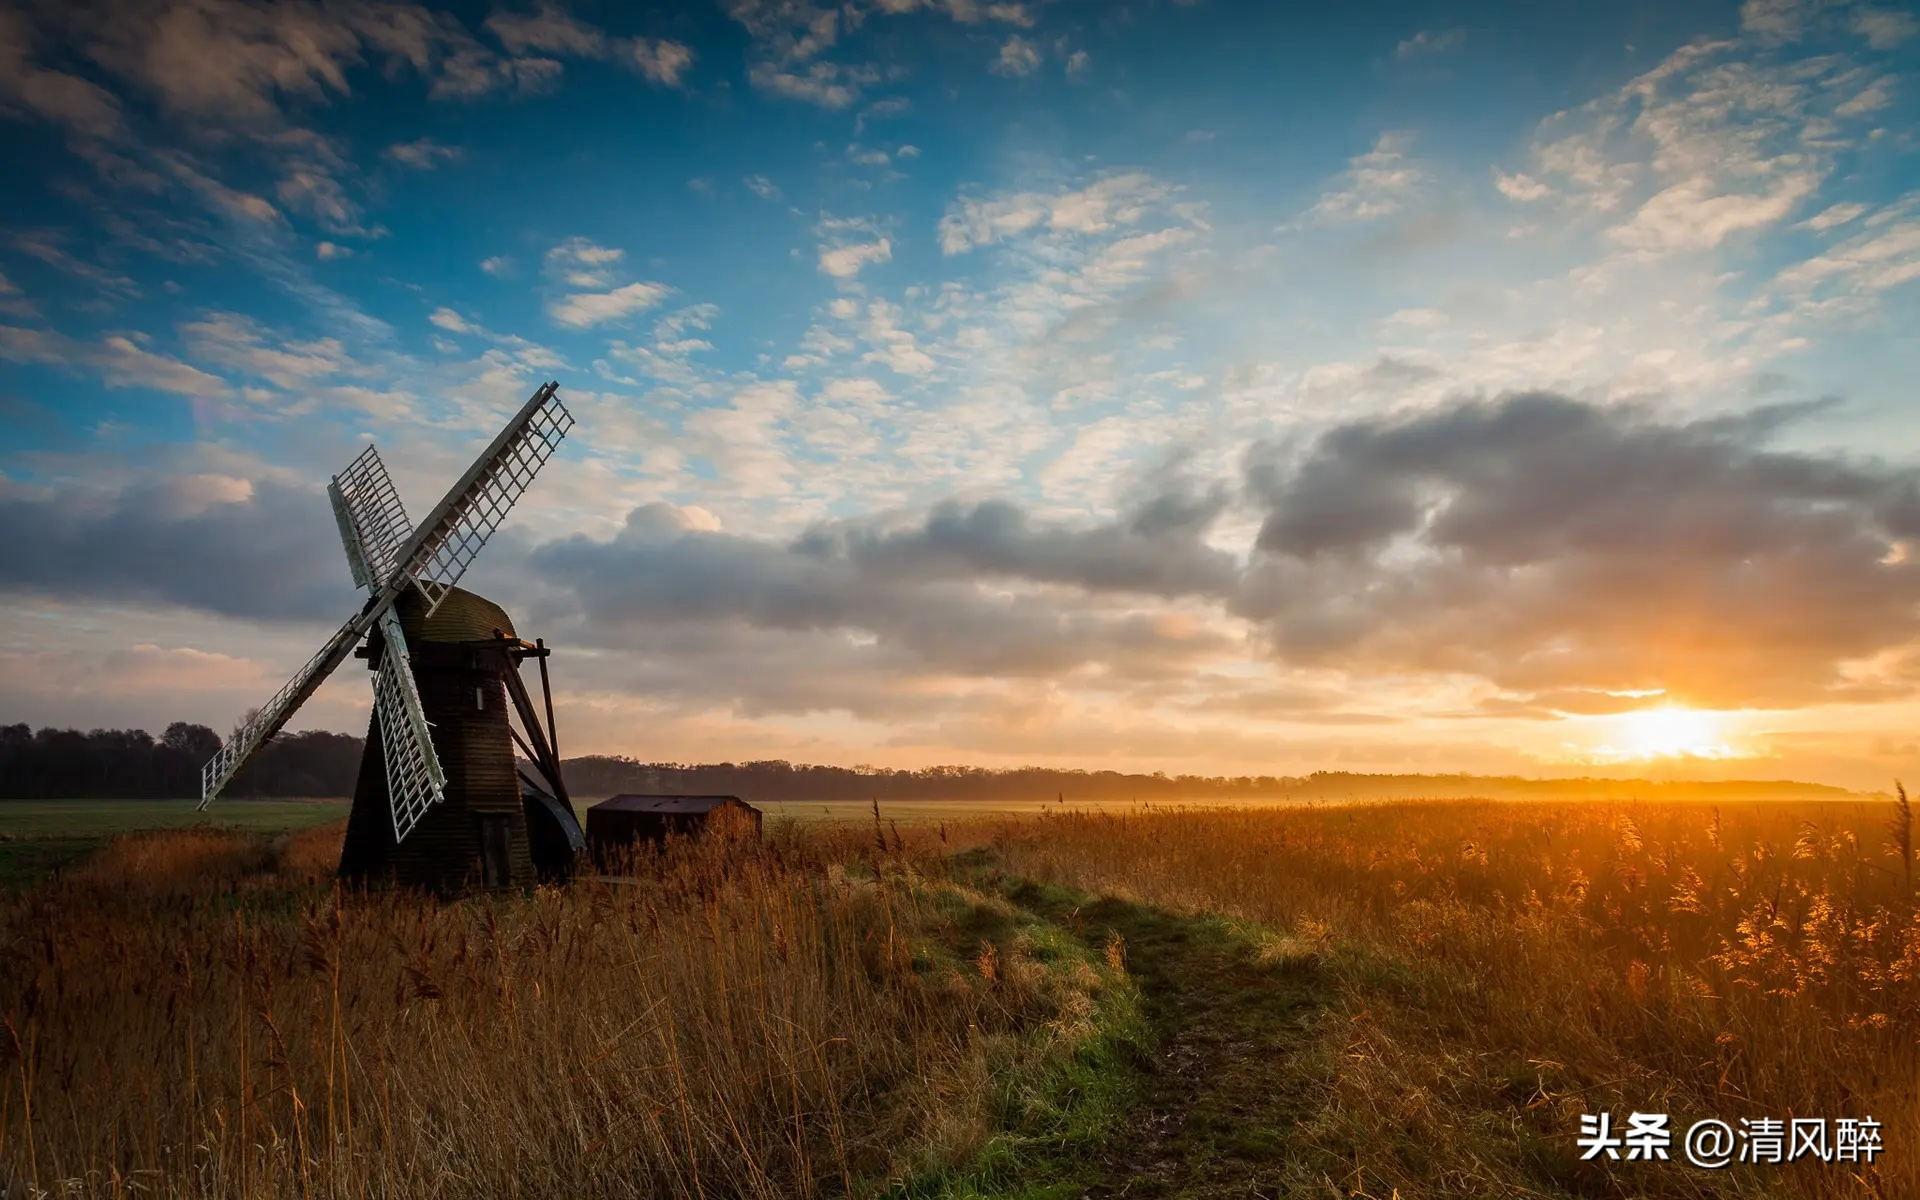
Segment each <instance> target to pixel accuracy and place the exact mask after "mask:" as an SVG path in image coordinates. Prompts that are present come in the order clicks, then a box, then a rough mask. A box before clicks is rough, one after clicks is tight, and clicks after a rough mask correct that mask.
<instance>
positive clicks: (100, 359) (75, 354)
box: [0, 325, 232, 400]
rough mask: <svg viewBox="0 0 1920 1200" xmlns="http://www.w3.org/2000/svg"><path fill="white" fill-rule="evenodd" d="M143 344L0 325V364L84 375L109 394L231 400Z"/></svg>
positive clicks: (208, 378) (211, 378)
mask: <svg viewBox="0 0 1920 1200" xmlns="http://www.w3.org/2000/svg"><path fill="white" fill-rule="evenodd" d="M144 340H145V339H144V338H143V337H142V336H141V335H138V334H131V335H130V334H110V335H108V336H106V337H104V338H102V339H100V340H99V341H97V342H83V341H79V340H77V339H74V338H70V337H67V336H66V335H65V334H60V333H54V332H51V331H48V330H42V329H27V328H23V327H20V326H15V325H0V359H6V360H7V361H9V362H17V363H37V364H40V365H45V366H66V367H81V368H85V369H89V370H92V371H93V372H94V373H96V374H97V375H99V376H100V379H101V381H102V382H104V383H105V384H106V385H107V386H108V387H113V388H149V389H152V390H154V391H161V392H171V393H173V394H175V395H179V396H191V397H194V398H197V399H203V400H210V399H218V398H221V397H224V396H227V395H229V394H231V392H232V388H230V387H229V386H228V384H227V381H226V380H224V379H221V378H220V377H219V376H217V375H210V374H208V373H207V372H205V371H202V370H201V369H199V368H198V367H195V366H191V365H189V364H187V363H184V362H181V361H180V360H179V359H176V358H169V357H167V356H166V355H164V354H158V353H155V352H154V351H151V350H148V349H147V348H146V347H145V346H144V345H142V344H141V343H142V342H143V341H144Z"/></svg>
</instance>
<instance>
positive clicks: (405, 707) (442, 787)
mask: <svg viewBox="0 0 1920 1200" xmlns="http://www.w3.org/2000/svg"><path fill="white" fill-rule="evenodd" d="M380 635H381V637H382V638H383V639H385V641H386V645H385V647H384V648H383V649H382V651H381V654H380V668H379V670H378V671H376V672H375V673H374V677H373V707H374V711H375V712H376V713H377V714H378V715H379V718H380V747H381V750H382V752H383V753H384V754H385V756H386V766H387V799H388V802H389V803H390V804H391V805H392V806H393V840H394V841H395V842H402V841H405V840H406V837H407V834H409V833H411V832H412V831H413V827H414V826H415V825H417V824H419V823H420V818H421V817H423V816H425V815H426V813H427V810H428V809H429V808H432V807H433V806H434V805H436V804H438V803H440V801H441V800H442V799H444V798H445V796H446V787H447V776H446V772H445V771H443V770H442V769H441V767H440V756H439V755H438V754H436V753H435V752H434V749H433V737H432V733H431V731H430V730H429V728H428V726H427V715H426V712H425V710H424V709H423V708H422V707H421V704H420V688H419V685H418V684H416V683H415V682H414V678H413V663H412V658H411V656H410V655H409V654H408V652H407V636H406V634H405V633H404V632H402V630H401V628H400V616H399V614H398V613H396V612H395V611H394V610H393V606H392V605H388V606H387V607H386V608H385V609H383V610H381V613H380Z"/></svg>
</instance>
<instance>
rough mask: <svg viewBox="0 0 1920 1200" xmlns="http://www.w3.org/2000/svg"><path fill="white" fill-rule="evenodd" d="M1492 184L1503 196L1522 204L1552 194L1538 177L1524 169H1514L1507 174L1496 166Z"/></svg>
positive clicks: (1542, 198) (1551, 190) (1550, 189)
mask: <svg viewBox="0 0 1920 1200" xmlns="http://www.w3.org/2000/svg"><path fill="white" fill-rule="evenodd" d="M1493 186H1495V187H1496V188H1499V189H1500V194H1501V195H1502V196H1505V197H1506V198H1507V199H1509V200H1517V201H1519V202H1520V203H1522V204H1529V203H1532V202H1533V201H1535V200H1544V199H1546V198H1547V197H1548V196H1551V195H1553V189H1552V188H1550V187H1548V186H1547V185H1546V184H1544V183H1541V182H1540V181H1539V180H1538V179H1535V178H1534V177H1533V176H1531V175H1528V174H1527V173H1525V172H1524V171H1515V172H1514V173H1513V174H1511V175H1509V174H1507V173H1506V172H1505V171H1502V170H1500V169H1499V168H1497V167H1496V168H1494V172H1493Z"/></svg>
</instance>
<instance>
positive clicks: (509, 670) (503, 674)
mask: <svg viewBox="0 0 1920 1200" xmlns="http://www.w3.org/2000/svg"><path fill="white" fill-rule="evenodd" d="M557 391H558V385H557V384H555V383H548V384H546V385H544V386H542V387H541V388H540V389H539V390H538V391H536V392H534V394H533V396H532V397H531V398H530V399H529V400H528V401H527V402H526V404H525V405H523V406H522V407H521V409H520V411H519V412H518V413H516V414H515V415H514V418H513V419H512V420H511V421H509V422H507V426H506V428H505V429H502V430H501V431H500V435H499V436H498V437H496V438H494V439H493V443H492V444H491V445H489V446H488V447H487V449H486V451H485V452H484V453H482V454H481V455H480V457H479V458H478V459H477V460H475V462H474V464H473V465H472V466H471V467H469V468H468V469H467V471H466V473H465V474H464V475H462V476H461V477H460V480H459V482H457V483H455V484H454V485H453V488H452V490H450V491H448V493H447V494H446V497H445V498H444V499H442V500H441V501H440V503H439V504H437V505H435V506H434V508H433V511H432V512H430V513H428V514H427V518H426V520H424V521H422V522H421V523H420V524H419V526H418V527H417V528H416V527H415V526H413V525H412V524H411V523H410V522H409V521H408V520H407V514H406V509H405V508H404V507H403V506H402V504H401V502H400V494H399V492H398V491H396V490H395V488H394V486H393V481H392V480H391V479H390V478H388V476H387V469H386V467H385V465H384V464H382V463H381V461H380V455H379V452H378V451H376V450H375V449H374V448H373V447H371V446H369V447H367V449H365V450H364V451H362V452H361V453H360V455H359V457H357V458H355V459H354V460H353V462H352V463H350V464H349V465H348V467H347V469H346V470H345V471H342V472H341V473H340V474H339V475H336V476H334V478H333V481H332V482H331V483H330V484H329V485H328V487H327V492H328V494H329V496H330V497H331V498H332V500H333V510H334V515H335V517H336V518H338V520H339V523H340V538H341V541H342V542H343V543H345V546H346V551H347V564H348V566H349V567H350V568H351V569H352V571H353V579H354V582H355V583H357V584H360V585H361V586H362V587H365V588H366V589H367V592H368V593H369V596H368V599H367V602H366V604H365V605H364V606H362V607H361V609H360V611H359V612H358V613H356V614H354V615H353V616H352V617H350V618H349V619H348V620H347V622H346V624H344V625H342V626H341V627H340V629H339V631H338V632H336V633H335V634H334V635H333V636H332V637H331V638H329V639H328V640H327V643H326V644H325V645H323V646H322V647H320V650H319V651H318V652H317V653H316V654H315V655H314V656H313V657H312V658H311V659H309V660H308V661H307V665H306V666H304V667H302V668H300V671H299V672H298V673H297V674H296V675H294V677H293V678H292V679H291V680H289V681H288V682H287V685H286V686H285V687H283V688H281V689H280V690H279V691H278V692H276V693H275V694H274V696H273V698H272V699H270V700H268V701H267V703H266V704H265V705H264V706H262V707H261V708H260V709H259V710H258V711H257V712H256V713H254V714H253V715H251V716H250V717H249V718H248V719H247V720H246V722H245V723H244V724H243V725H242V726H241V727H240V728H239V729H237V730H235V731H234V734H233V737H232V738H231V739H229V740H228V742H227V744H226V745H225V746H224V747H222V748H221V750H220V752H219V753H218V754H216V755H214V756H213V758H212V759H210V760H209V761H208V762H207V764H206V766H205V767H204V768H203V769H202V772H201V801H200V807H201V808H203V809H204V808H205V807H206V806H207V804H208V803H209V802H211V801H212V800H213V798H214V797H215V796H217V795H219V794H220V789H221V788H223V787H225V786H226V784H227V782H228V780H230V779H232V778H233V776H234V773H235V772H237V771H238V770H239V769H240V768H241V766H242V765H244V764H245V763H246V761H247V760H248V759H249V758H250V757H252V755H253V754H254V752H255V751H256V750H258V749H259V748H260V747H261V746H262V745H264V744H265V743H266V742H267V741H268V740H269V739H271V738H272V737H273V735H274V734H275V733H277V732H278V731H279V730H280V728H281V727H282V726H283V725H285V724H286V722H287V720H288V718H290V717H291V716H292V715H293V714H294V712H295V711H296V710H297V709H298V708H299V707H300V706H301V705H302V704H304V703H305V702H306V700H307V698H308V697H309V696H311V695H313V693H314V690H315V689H316V688H318V687H319V686H320V684H321V682H322V681H324V680H325V679H326V678H327V676H328V675H330V674H332V673H333V671H334V668H336V667H338V666H339V665H340V664H341V663H342V662H344V661H346V659H347V656H348V655H349V654H353V653H355V647H357V646H359V645H360V642H361V639H363V638H365V639H367V644H366V646H365V648H364V649H361V650H359V651H358V653H359V654H360V655H361V656H362V657H365V658H366V660H367V665H368V667H369V668H370V669H371V670H372V671H373V672H374V676H373V696H374V705H373V709H374V711H373V719H372V720H371V721H370V722H369V724H368V727H367V745H366V752H365V754H364V756H363V757H362V758H361V761H360V777H359V782H358V784H357V785H356V787H355V789H354V795H353V810H352V813H351V814H350V815H349V817H348V820H347V837H346V842H345V845H344V846H343V847H342V849H341V854H340V872H341V874H342V875H346V876H349V877H354V878H361V879H369V880H372V879H392V880H394V881H396V882H400V883H405V884H413V885H418V886H423V887H431V888H434V889H437V890H441V891H452V890H457V889H460V888H464V887H473V886H480V887H508V886H516V885H525V884H529V883H531V882H533V881H534V879H535V878H536V877H551V876H556V875H564V874H565V873H567V872H568V871H569V870H571V868H572V864H573V860H574V856H575V854H576V853H578V851H579V850H580V849H581V848H582V845H583V842H582V838H581V833H580V822H579V820H578V818H577V817H576V816H575V815H574V811H573V806H572V804H571V802H570V801H569V800H568V798H567V791H566V784H565V782H564V781H563V780H562V779H561V778H560V760H559V756H558V754H557V753H556V751H555V749H554V738H553V734H552V727H553V696H552V691H551V688H550V687H549V684H548V678H547V663H546V658H547V654H548V650H547V648H546V645H545V643H544V642H526V641H522V640H521V639H520V638H519V636H518V635H517V634H516V633H515V632H514V629H513V623H512V621H511V620H509V618H508V617H507V614H506V612H505V611H504V610H502V609H501V608H500V607H499V606H498V605H496V604H494V603H492V602H491V601H489V600H486V599H484V598H482V597H480V596H477V595H475V594H473V593H472V592H468V591H465V590H463V589H461V588H459V587H456V586H455V585H456V584H457V583H458V582H459V581H460V577H461V576H462V575H464V574H465V573H466V570H467V567H468V566H470V565H471V564H472V562H473V560H474V557H475V556H476V555H477V554H478V553H479V552H480V548H481V547H482V546H484V545H485V544H486V542H487V539H488V538H489V537H490V536H492V534H493V532H494V530H496V529H498V528H499V527H500V524H501V523H502V522H503V521H505V520H506V516H507V513H508V511H509V510H511V509H512V507H513V504H514V501H516V500H518V499H519V498H520V495H521V493H523V492H525V491H526V489H527V485H528V484H530V483H532V482H533V477H534V475H535V474H536V473H537V472H538V471H539V470H540V468H541V466H542V465H544V464H545V463H546V461H547V459H548V458H550V457H552V455H553V452H554V450H555V448H556V447H558V446H559V444H560V439H561V438H562V437H564V436H566V433H567V430H569V429H570V428H572V427H573V417H572V415H571V414H570V413H568V412H567V410H566V408H565V406H564V405H562V404H561V403H560V401H559V399H558V398H557V396H556V392H557ZM529 658H532V659H534V660H536V661H537V662H539V664H540V686H541V691H542V694H543V696H544V698H545V715H546V722H545V724H544V725H543V724H542V723H541V720H540V714H539V713H537V712H535V710H534V707H533V701H532V698H531V697H530V696H529V694H528V692H527V689H526V686H525V684H524V683H523V682H522V681H521V678H520V663H521V662H522V661H523V660H525V659H529ZM509 705H511V707H512V709H513V710H514V712H515V713H516V714H517V715H518V716H519V718H520V725H521V730H524V736H523V735H522V733H521V732H520V731H516V730H515V729H514V728H513V725H512V723H511V722H510V721H509V719H508V707H509ZM516 743H517V744H518V745H519V746H520V748H521V749H522V751H523V752H524V753H525V754H526V757H527V759H528V760H529V761H530V762H531V763H532V764H533V767H534V769H535V772H536V773H537V775H539V776H544V779H540V778H534V777H531V776H528V775H527V774H525V773H524V772H522V771H521V770H519V769H518V767H517V766H516V763H515V761H514V746H515V744H516Z"/></svg>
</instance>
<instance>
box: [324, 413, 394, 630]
mask: <svg viewBox="0 0 1920 1200" xmlns="http://www.w3.org/2000/svg"><path fill="white" fill-rule="evenodd" d="M327 498H328V499H330V500H331V501H332V502H333V517H334V520H335V521H337V522H339V524H340V541H341V542H342V543H343V544H344V545H345V546H346V550H347V563H348V565H349V566H351V567H352V569H353V581H354V582H355V583H357V584H359V585H360V586H361V587H364V588H366V589H367V590H368V591H370V592H375V593H378V592H379V591H380V589H381V588H384V587H385V586H387V583H388V581H389V580H391V579H392V578H393V573H394V572H395V571H396V570H398V569H399V566H400V551H401V550H402V548H403V547H405V546H406V544H407V541H408V539H409V537H411V535H412V534H413V522H412V521H409V520H408V519H407V508H406V505H404V504H402V503H401V502H400V490H399V489H398V488H396V487H394V486H393V477H392V476H390V475H388V474H387V465H386V463H384V462H382V461H381V460H380V451H378V450H377V449H375V448H374V447H372V446H368V447H367V448H366V449H365V450H362V451H361V452H360V453H359V454H356V455H355V456H354V458H353V461H352V462H350V463H348V464H347V469H346V470H344V471H342V472H340V473H339V474H338V475H335V476H334V477H333V478H332V479H331V480H329V481H328V483H327Z"/></svg>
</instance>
